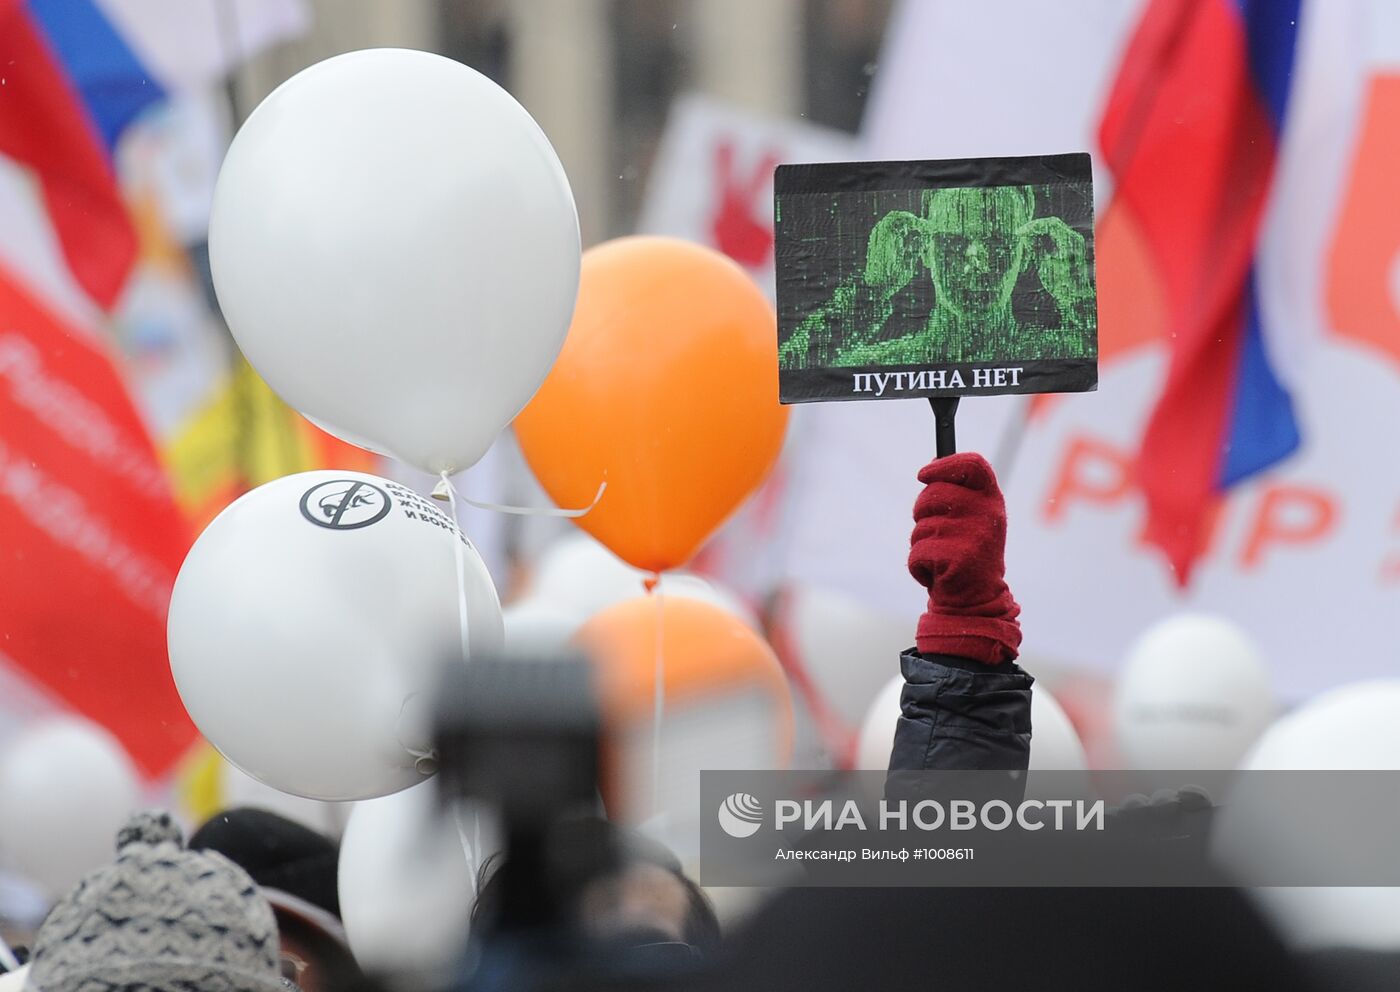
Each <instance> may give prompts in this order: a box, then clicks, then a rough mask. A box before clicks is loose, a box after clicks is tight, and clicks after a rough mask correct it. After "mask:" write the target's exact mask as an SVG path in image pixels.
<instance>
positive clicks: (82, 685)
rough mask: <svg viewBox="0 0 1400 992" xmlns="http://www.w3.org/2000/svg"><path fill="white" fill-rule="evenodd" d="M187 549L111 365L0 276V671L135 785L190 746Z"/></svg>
mask: <svg viewBox="0 0 1400 992" xmlns="http://www.w3.org/2000/svg"><path fill="white" fill-rule="evenodd" d="M189 542H190V535H189V532H188V528H187V525H186V523H185V521H184V519H183V518H182V517H181V515H180V513H179V510H178V509H177V508H176V505H175V502H174V499H173V497H172V495H171V491H170V485H169V482H168V480H167V477H166V476H165V474H164V472H163V470H162V468H161V465H160V463H159V461H158V460H157V458H156V454H155V450H154V448H153V447H152V445H151V441H150V438H149V437H148V436H147V434H146V431H145V427H144V425H143V424H142V422H141V419H140V417H139V415H138V414H137V412H136V409H135V407H134V406H133V405H132V403H131V399H130V397H129V396H128V394H127V392H126V388H125V386H124V385H123V383H122V381H121V378H120V376H119V375H118V374H117V371H116V368H115V367H114V365H113V363H112V360H111V358H110V357H109V356H108V355H107V354H106V353H104V351H103V350H102V349H101V344H100V342H98V341H95V340H92V339H89V338H87V337H86V336H85V335H83V334H82V333H81V332H77V331H74V330H73V329H72V328H70V327H68V326H66V325H65V324H64V323H63V322H62V321H60V320H59V319H58V318H57V317H56V316H55V315H54V314H52V313H50V312H48V311H47V310H45V309H44V307H43V306H42V305H41V304H40V303H39V302H38V301H37V300H35V299H34V298H33V297H31V296H30V295H28V293H26V292H25V291H24V290H23V289H21V287H20V286H19V285H18V284H17V283H16V282H14V281H13V280H12V279H11V278H10V277H9V275H8V274H7V273H6V272H4V271H3V270H0V589H2V590H4V592H3V595H0V664H8V665H10V666H13V667H15V668H17V669H18V671H19V672H20V673H21V674H22V675H23V676H25V677H27V678H29V679H32V680H33V681H34V682H36V683H38V684H40V685H42V686H44V687H45V688H46V689H48V690H49V691H50V692H52V693H53V694H54V695H56V696H57V697H59V698H60V699H62V700H63V701H64V702H65V703H66V704H67V705H68V706H70V707H72V708H73V709H74V710H76V711H78V712H79V713H81V714H83V715H84V716H86V717H88V718H89V719H92V720H95V721H96V722H98V723H100V724H102V725H103V726H105V727H106V728H107V729H108V730H110V731H111V732H112V733H113V734H114V735H116V737H117V739H118V740H120V741H121V743H122V745H123V746H124V747H125V748H126V749H127V751H128V752H129V753H130V754H131V756H132V758H133V759H134V760H135V761H136V763H137V764H138V765H139V766H140V768H141V769H142V771H143V772H144V773H145V774H147V775H149V776H152V777H155V776H158V775H160V774H162V773H164V772H166V771H168V770H169V769H170V768H171V767H172V766H173V765H174V764H175V762H176V761H177V760H178V759H179V757H180V756H181V755H182V754H183V753H184V752H185V750H186V749H187V748H188V747H189V746H190V744H191V743H192V742H193V741H194V740H195V736H196V735H195V730H194V727H193V726H192V725H191V724H190V721H189V717H188V716H187V715H186V714H185V708H184V706H183V705H182V704H181V702H180V697H179V695H178V694H177V692H176V691H175V684H174V681H173V680H172V678H171V675H170V664H169V661H168V660H167V655H166V648H165V619H166V611H167V609H168V607H169V603H170V589H171V585H172V584H173V582H174V580H175V573H176V572H177V571H178V570H179V568H180V563H181V562H182V561H183V559H184V554H185V551H186V549H187V548H188V547H189Z"/></svg>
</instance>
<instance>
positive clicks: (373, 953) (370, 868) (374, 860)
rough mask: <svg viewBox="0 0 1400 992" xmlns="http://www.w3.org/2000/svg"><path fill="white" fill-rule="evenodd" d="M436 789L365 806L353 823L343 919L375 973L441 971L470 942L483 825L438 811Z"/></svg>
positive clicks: (429, 785) (344, 863) (342, 874)
mask: <svg viewBox="0 0 1400 992" xmlns="http://www.w3.org/2000/svg"><path fill="white" fill-rule="evenodd" d="M436 785H437V784H436V782H435V781H430V782H424V783H423V784H422V785H417V786H414V787H413V788H412V789H407V790H405V791H403V792H400V793H398V794H396V795H392V796H386V797H384V798H382V799H372V800H369V801H368V802H362V803H357V804H356V805H355V808H354V810H353V812H351V814H350V821H349V823H347V824H346V826H345V836H344V837H343V838H342V839H341V842H340V868H339V878H338V886H339V890H340V916H341V920H342V921H343V922H344V924H345V935H346V938H347V939H348V940H349V942H350V950H351V951H352V952H353V953H354V955H355V960H356V961H358V962H359V964H360V967H362V968H364V969H365V970H366V971H368V972H371V973H376V974H378V973H386V972H387V973H400V972H420V973H421V972H441V971H443V970H445V969H447V968H449V967H450V966H451V965H452V964H453V963H454V961H455V959H456V957H457V955H459V954H460V953H461V951H462V949H463V947H464V946H465V945H466V939H467V930H468V927H469V925H470V921H471V910H472V906H473V904H474V903H475V893H476V883H477V875H478V873H479V871H480V863H479V862H480V861H481V860H482V859H481V858H479V857H477V856H476V855H475V854H473V853H472V851H471V843H470V840H469V838H471V837H472V836H473V835H474V834H475V833H476V832H477V831H476V830H475V827H476V826H477V823H476V821H475V820H474V819H473V814H472V813H470V812H467V811H459V810H457V809H455V808H454V809H451V810H447V811H443V812H438V810H437V809H436V803H437V795H436ZM483 826H484V827H486V828H488V829H484V830H483V831H482V834H481V835H482V837H483V841H482V847H483V848H484V849H490V848H491V847H492V846H494V841H492V839H491V837H490V834H491V830H490V829H489V826H490V825H489V824H483ZM425 977H426V976H425ZM433 987H440V986H436V985H435V986H433Z"/></svg>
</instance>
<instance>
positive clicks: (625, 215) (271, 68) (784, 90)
mask: <svg viewBox="0 0 1400 992" xmlns="http://www.w3.org/2000/svg"><path fill="white" fill-rule="evenodd" d="M891 5H892V0H761V2H755V0H392V2H389V0H311V3H310V6H311V9H312V26H311V30H310V32H309V33H308V34H306V35H305V36H303V37H302V38H300V39H297V40H296V41H294V42H291V43H289V44H286V45H283V46H280V47H278V48H275V49H272V50H270V51H268V52H266V53H264V54H262V55H260V56H259V57H257V58H255V59H253V60H252V61H251V62H248V63H247V64H246V65H245V66H244V68H243V69H242V71H241V72H240V73H239V74H238V76H237V78H236V79H235V81H234V83H233V85H232V87H231V96H232V99H233V102H234V105H235V117H236V118H240V119H241V118H242V117H243V116H246V114H247V113H248V112H249V111H251V110H252V108H253V107H255V106H256V105H257V103H258V101H259V100H261V99H262V98H263V97H264V96H266V95H267V94H268V93H269V92H271V90H272V89H273V88H274V87H276V86H277V85H278V84H279V83H281V82H282V81H283V80H285V79H286V78H287V77H289V76H291V75H292V74H294V73H295V72H297V71H298V70H300V69H302V68H305V67H306V66H308V65H311V64H312V63H314V62H317V61H319V60H321V59H324V58H328V57H330V56H331V55H335V54H338V53H341V52H347V51H352V50H355V49H359V48H370V47H382V46H400V47H405V48H419V49H424V50H427V51H434V52H439V53H441V54H443V55H446V56H449V57H450V58H454V59H457V60H458V61H460V62H464V63H466V64H467V65H470V66H472V67H473V68H475V69H478V70H479V71H481V72H483V73H485V74H486V75H488V76H490V77H491V78H492V79H494V80H496V81H497V82H499V83H501V84H502V85H503V86H505V87H506V88H507V89H508V90H510V91H511V93H512V94H514V95H515V97H516V98H517V99H519V100H520V101H521V103H523V104H524V105H525V107H526V108H528V109H529V111H530V112H531V113H532V114H533V115H534V116H535V118H536V120H538V121H539V123H540V125H541V127H543V128H544V130H545V133H547V134H548V135H549V139H550V141H551V142H552V143H553V144H554V147H555V149H556V150H557V151H558V152H559V156H560V158H561V159H562V160H563V163H564V167H565V169H566V170H567V172H568V174H569V181H570V182H571V183H572V184H573V189H574V196H575V199H576V200H577V202H578V210H579V221H580V224H581V225H582V228H583V237H584V242H585V243H586V244H592V243H594V242H597V241H602V240H605V239H607V238H610V237H616V236H619V235H623V234H627V233H630V232H631V230H632V229H633V226H634V225H635V223H636V218H637V214H638V210H639V208H640V205H641V200H642V195H643V191H644V189H645V184H646V179H647V176H648V173H649V169H650V165H651V162H652V159H653V157H654V155H655V152H656V147H657V142H658V139H659V138H660V135H661V131H662V129H663V128H664V126H665V123H666V117H667V113H668V111H669V109H670V106H671V103H672V100H673V99H674V98H675V97H676V96H677V95H679V94H683V93H689V92H699V93H703V94H707V95H709V96H713V97H716V98H718V99H720V100H723V101H725V102H727V103H730V104H733V105H734V106H735V107H738V108H742V109H747V110H753V111H759V112H762V113H768V114H773V115H776V116H781V117H791V118H805V119H808V120H811V121H813V122H814V123H819V124H825V125H828V126H831V127H835V128H839V129H842V130H849V131H853V130H855V128H856V127H857V125H858V124H859V121H860V115H861V112H862V109H863V107H864V101H865V95H866V92H867V91H868V88H869V84H870V80H871V77H872V76H873V75H874V71H875V65H876V60H877V57H878V52H879V45H880V40H881V36H882V34H883V32H884V28H885V23H886V21H887V20H888V18H889V13H890V7H891Z"/></svg>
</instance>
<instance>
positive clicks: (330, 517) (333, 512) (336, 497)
mask: <svg viewBox="0 0 1400 992" xmlns="http://www.w3.org/2000/svg"><path fill="white" fill-rule="evenodd" d="M391 506H393V502H392V501H391V500H390V499H389V494H388V493H386V492H385V491H384V490H382V489H380V488H379V487H378V486H375V485H371V484H370V483H368V482H358V481H356V480H354V479H334V480H332V481H330V482H322V483H319V484H318V485H314V486H312V487H311V488H310V489H308V490H307V491H306V493H305V494H304V495H303V496H302V497H301V515H302V516H303V517H305V518H306V519H307V520H310V521H311V522H312V523H313V524H315V525H316V526H318V527H328V528H330V529H331V530H358V529H359V528H361V527H368V526H369V525H370V524H374V523H378V522H379V521H381V520H383V519H384V518H385V517H386V516H387V515H388V513H389V507H391Z"/></svg>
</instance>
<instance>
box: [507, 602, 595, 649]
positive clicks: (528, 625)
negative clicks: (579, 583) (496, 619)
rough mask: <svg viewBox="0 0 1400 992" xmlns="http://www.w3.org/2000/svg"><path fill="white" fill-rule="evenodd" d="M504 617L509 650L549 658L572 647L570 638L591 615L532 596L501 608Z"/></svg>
mask: <svg viewBox="0 0 1400 992" xmlns="http://www.w3.org/2000/svg"><path fill="white" fill-rule="evenodd" d="M501 619H502V621H504V623H505V629H506V653H507V654H510V655H512V656H515V657H536V658H549V657H553V656H555V655H559V654H562V653H564V652H566V651H568V648H569V639H570V638H571V637H573V636H574V632H575V631H576V630H578V629H579V628H580V627H582V626H583V622H584V621H585V620H587V619H588V618H587V617H586V616H584V615H583V614H581V613H577V612H575V611H573V610H569V609H564V608H560V607H556V606H551V605H550V604H549V603H546V602H543V601H541V600H538V599H533V598H531V599H522V600H519V601H517V602H514V603H511V604H510V605H509V606H507V607H506V608H505V609H504V610H502V611H501Z"/></svg>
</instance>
